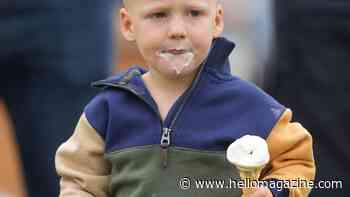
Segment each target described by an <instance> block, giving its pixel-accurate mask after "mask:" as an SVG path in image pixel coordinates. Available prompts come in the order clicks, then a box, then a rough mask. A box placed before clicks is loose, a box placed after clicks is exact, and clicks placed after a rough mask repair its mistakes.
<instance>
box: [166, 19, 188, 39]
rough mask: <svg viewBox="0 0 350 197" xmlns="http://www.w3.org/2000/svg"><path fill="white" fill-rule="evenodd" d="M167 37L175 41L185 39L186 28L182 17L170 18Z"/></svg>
mask: <svg viewBox="0 0 350 197" xmlns="http://www.w3.org/2000/svg"><path fill="white" fill-rule="evenodd" d="M169 37H170V38H171V39H176V40H179V39H184V38H186V27H185V22H184V21H183V19H182V17H179V16H174V17H172V19H171V21H170V22H169Z"/></svg>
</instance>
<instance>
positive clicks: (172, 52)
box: [157, 48, 194, 75]
mask: <svg viewBox="0 0 350 197" xmlns="http://www.w3.org/2000/svg"><path fill="white" fill-rule="evenodd" d="M157 55H158V56H159V57H160V58H162V60H163V62H165V64H166V65H167V66H169V67H170V68H171V69H174V70H175V71H176V74H177V75H179V74H181V72H182V71H183V70H184V69H185V68H186V67H188V66H189V65H190V64H191V62H192V60H193V57H194V54H193V52H192V51H191V50H186V49H181V48H175V49H168V50H161V51H159V52H158V53H157Z"/></svg>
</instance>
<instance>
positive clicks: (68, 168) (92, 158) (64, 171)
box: [55, 114, 110, 197]
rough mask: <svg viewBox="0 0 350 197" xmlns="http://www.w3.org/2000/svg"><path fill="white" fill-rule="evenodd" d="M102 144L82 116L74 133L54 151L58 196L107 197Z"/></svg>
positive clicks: (101, 140) (108, 170) (98, 136)
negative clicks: (58, 187)
mask: <svg viewBox="0 0 350 197" xmlns="http://www.w3.org/2000/svg"><path fill="white" fill-rule="evenodd" d="M103 156H104V142H103V139H102V138H101V136H100V135H99V134H98V133H97V132H96V130H95V129H94V128H93V127H92V126H91V125H90V124H89V122H88V120H87V119H86V117H85V115H84V114H83V115H82V116H81V118H80V120H79V122H78V125H77V127H76V128H75V131H74V134H73V135H72V136H71V137H70V138H69V140H68V141H67V142H65V143H63V144H62V145H61V146H60V147H59V148H58V150H57V153H56V158H55V163H56V170H57V173H58V174H59V176H60V177H61V180H60V187H61V189H60V197H73V196H74V197H75V196H81V197H93V196H98V197H107V196H108V189H107V185H108V180H109V173H110V166H109V163H108V162H106V161H105V160H104V157H103Z"/></svg>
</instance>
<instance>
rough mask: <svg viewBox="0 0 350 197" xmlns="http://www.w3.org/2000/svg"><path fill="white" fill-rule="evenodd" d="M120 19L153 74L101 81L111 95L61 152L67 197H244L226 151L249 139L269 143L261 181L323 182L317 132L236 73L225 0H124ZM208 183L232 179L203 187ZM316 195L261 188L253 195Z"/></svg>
mask: <svg viewBox="0 0 350 197" xmlns="http://www.w3.org/2000/svg"><path fill="white" fill-rule="evenodd" d="M120 17H121V31H122V33H123V35H124V37H125V38H126V39H127V40H128V41H130V42H136V44H137V46H138V49H139V50H140V52H141V54H142V55H143V57H144V59H145V61H146V62H147V66H148V68H149V70H148V71H145V70H143V69H140V68H131V69H129V70H128V71H127V72H126V73H124V74H120V75H118V76H115V77H112V78H109V79H106V80H102V81H99V82H96V83H94V85H95V86H97V87H101V88H103V90H102V91H101V93H99V94H98V95H97V96H96V97H95V98H94V99H93V100H92V101H91V102H90V103H89V104H88V105H87V106H86V108H85V110H84V113H83V115H82V116H81V118H80V120H79V122H78V125H77V127H76V130H75V131H74V134H73V136H72V137H71V138H70V139H69V140H68V141H67V142H66V143H64V144H62V145H61V147H60V148H59V149H58V151H57V155H56V168H57V172H58V174H59V175H60V176H61V194H60V196H61V197H66V196H99V197H104V196H118V197H124V196H128V197H130V196H131V197H164V196H222V197H224V196H230V197H232V196H240V195H241V192H240V191H241V190H240V189H238V188H234V187H233V186H232V185H233V184H232V183H233V182H234V181H235V180H238V179H239V176H238V172H237V170H235V168H233V167H232V166H231V165H230V164H229V162H228V161H227V160H226V159H225V150H226V149H227V147H228V146H229V144H230V143H231V142H233V141H234V140H236V139H238V138H239V137H241V136H243V135H246V134H250V135H258V136H260V137H263V138H265V139H266V140H267V143H268V146H269V151H270V162H269V163H268V165H267V166H266V167H265V168H264V170H263V172H262V174H261V177H260V178H261V180H269V181H272V182H273V181H274V182H277V181H278V180H297V179H302V180H312V179H313V178H314V173H315V166H314V160H313V154H312V139H311V136H310V134H309V133H308V132H307V131H306V130H305V129H304V128H303V127H302V126H301V125H300V124H298V123H291V122H290V121H291V116H292V115H291V111H290V110H288V109H286V108H285V107H283V106H282V105H280V104H279V103H277V102H276V101H275V100H273V99H272V98H271V97H270V96H268V95H266V94H265V93H263V92H262V91H261V90H259V89H258V88H256V87H255V86H253V85H251V84H249V83H248V82H246V81H243V80H240V79H238V78H237V77H234V76H232V75H231V74H230V69H229V68H230V66H229V63H228V60H227V58H228V56H229V54H230V52H231V51H232V49H233V47H234V44H233V43H231V42H229V41H227V40H226V39H224V38H220V37H219V35H220V33H221V32H222V30H223V26H224V24H223V8H222V7H221V5H220V2H218V1H217V0H200V1H199V0H176V1H173V0H125V1H124V7H123V8H122V9H121V10H120ZM203 179H205V180H214V179H215V180H223V181H225V180H226V181H227V182H225V186H224V187H222V188H217V187H198V182H196V181H198V180H203ZM207 186H208V185H207ZM308 192H309V188H301V187H297V188H290V189H286V188H284V189H283V190H277V189H276V188H273V187H270V188H268V187H261V188H259V189H256V190H255V192H254V193H252V195H251V196H255V197H257V196H266V197H270V196H272V195H274V196H288V195H289V196H306V195H307V194H308Z"/></svg>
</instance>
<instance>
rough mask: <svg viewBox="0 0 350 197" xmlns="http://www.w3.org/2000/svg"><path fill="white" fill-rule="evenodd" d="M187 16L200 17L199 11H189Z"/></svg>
mask: <svg viewBox="0 0 350 197" xmlns="http://www.w3.org/2000/svg"><path fill="white" fill-rule="evenodd" d="M189 14H190V16H193V17H197V16H200V15H201V11H199V10H191V11H190V13H189Z"/></svg>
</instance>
